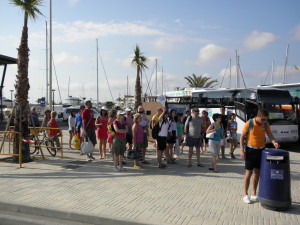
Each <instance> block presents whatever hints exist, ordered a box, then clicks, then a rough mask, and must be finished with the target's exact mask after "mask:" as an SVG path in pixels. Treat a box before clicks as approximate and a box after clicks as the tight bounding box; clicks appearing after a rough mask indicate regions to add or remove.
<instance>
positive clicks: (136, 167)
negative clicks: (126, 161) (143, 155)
mask: <svg viewBox="0 0 300 225" xmlns="http://www.w3.org/2000/svg"><path fill="white" fill-rule="evenodd" d="M133 169H143V167H141V166H134V167H133Z"/></svg>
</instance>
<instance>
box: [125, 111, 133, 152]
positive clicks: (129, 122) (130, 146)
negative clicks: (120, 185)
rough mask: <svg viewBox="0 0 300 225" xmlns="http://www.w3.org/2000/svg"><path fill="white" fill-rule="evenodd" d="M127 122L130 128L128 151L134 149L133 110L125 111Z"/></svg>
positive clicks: (127, 141) (127, 140)
mask: <svg viewBox="0 0 300 225" xmlns="http://www.w3.org/2000/svg"><path fill="white" fill-rule="evenodd" d="M124 119H125V121H126V125H127V127H128V131H127V133H126V143H127V144H128V149H132V125H133V116H132V114H131V109H130V108H126V109H125V118H124Z"/></svg>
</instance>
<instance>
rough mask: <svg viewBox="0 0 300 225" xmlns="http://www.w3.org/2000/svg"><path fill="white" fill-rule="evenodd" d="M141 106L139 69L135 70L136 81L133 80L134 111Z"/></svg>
mask: <svg viewBox="0 0 300 225" xmlns="http://www.w3.org/2000/svg"><path fill="white" fill-rule="evenodd" d="M140 105H142V87H141V79H140V69H139V67H138V68H137V74H136V80H135V103H134V109H135V110H137V108H138V107H139V106H140Z"/></svg>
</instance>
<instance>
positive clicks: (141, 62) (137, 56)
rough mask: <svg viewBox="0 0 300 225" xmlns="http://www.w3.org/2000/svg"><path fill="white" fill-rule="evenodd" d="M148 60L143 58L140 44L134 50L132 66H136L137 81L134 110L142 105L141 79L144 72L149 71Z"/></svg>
mask: <svg viewBox="0 0 300 225" xmlns="http://www.w3.org/2000/svg"><path fill="white" fill-rule="evenodd" d="M147 61H148V59H147V58H146V57H145V56H143V53H142V52H141V50H140V47H139V46H138V44H136V47H135V49H134V56H133V59H132V61H131V64H132V65H134V66H136V80H135V103H134V109H137V108H138V107H139V106H140V105H142V86H141V77H140V76H142V72H143V70H145V69H148V67H147V65H146V62H147Z"/></svg>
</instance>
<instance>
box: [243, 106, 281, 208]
mask: <svg viewBox="0 0 300 225" xmlns="http://www.w3.org/2000/svg"><path fill="white" fill-rule="evenodd" d="M268 116H269V113H268V112H267V111H266V110H263V109H260V110H258V112H257V115H256V117H255V118H253V119H251V120H252V121H251V122H250V120H249V121H247V122H246V124H245V126H244V128H243V131H242V134H241V138H240V145H241V158H242V159H245V168H246V172H245V177H244V198H243V201H244V202H245V203H251V201H250V199H251V200H253V201H256V200H257V195H256V189H257V185H258V182H259V172H260V162H261V156H262V151H263V150H264V149H265V145H266V139H265V134H267V135H268V137H269V139H270V141H271V142H272V144H273V145H274V147H275V148H279V144H278V143H277V142H276V140H275V139H274V137H273V135H272V133H271V129H270V125H269V123H268V122H267V121H268ZM246 137H247V140H246V143H245V146H244V141H245V138H246ZM244 148H245V150H246V151H244ZM252 173H254V176H253V180H252V192H251V197H250V198H249V196H248V188H249V184H250V180H251V176H252Z"/></svg>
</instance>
